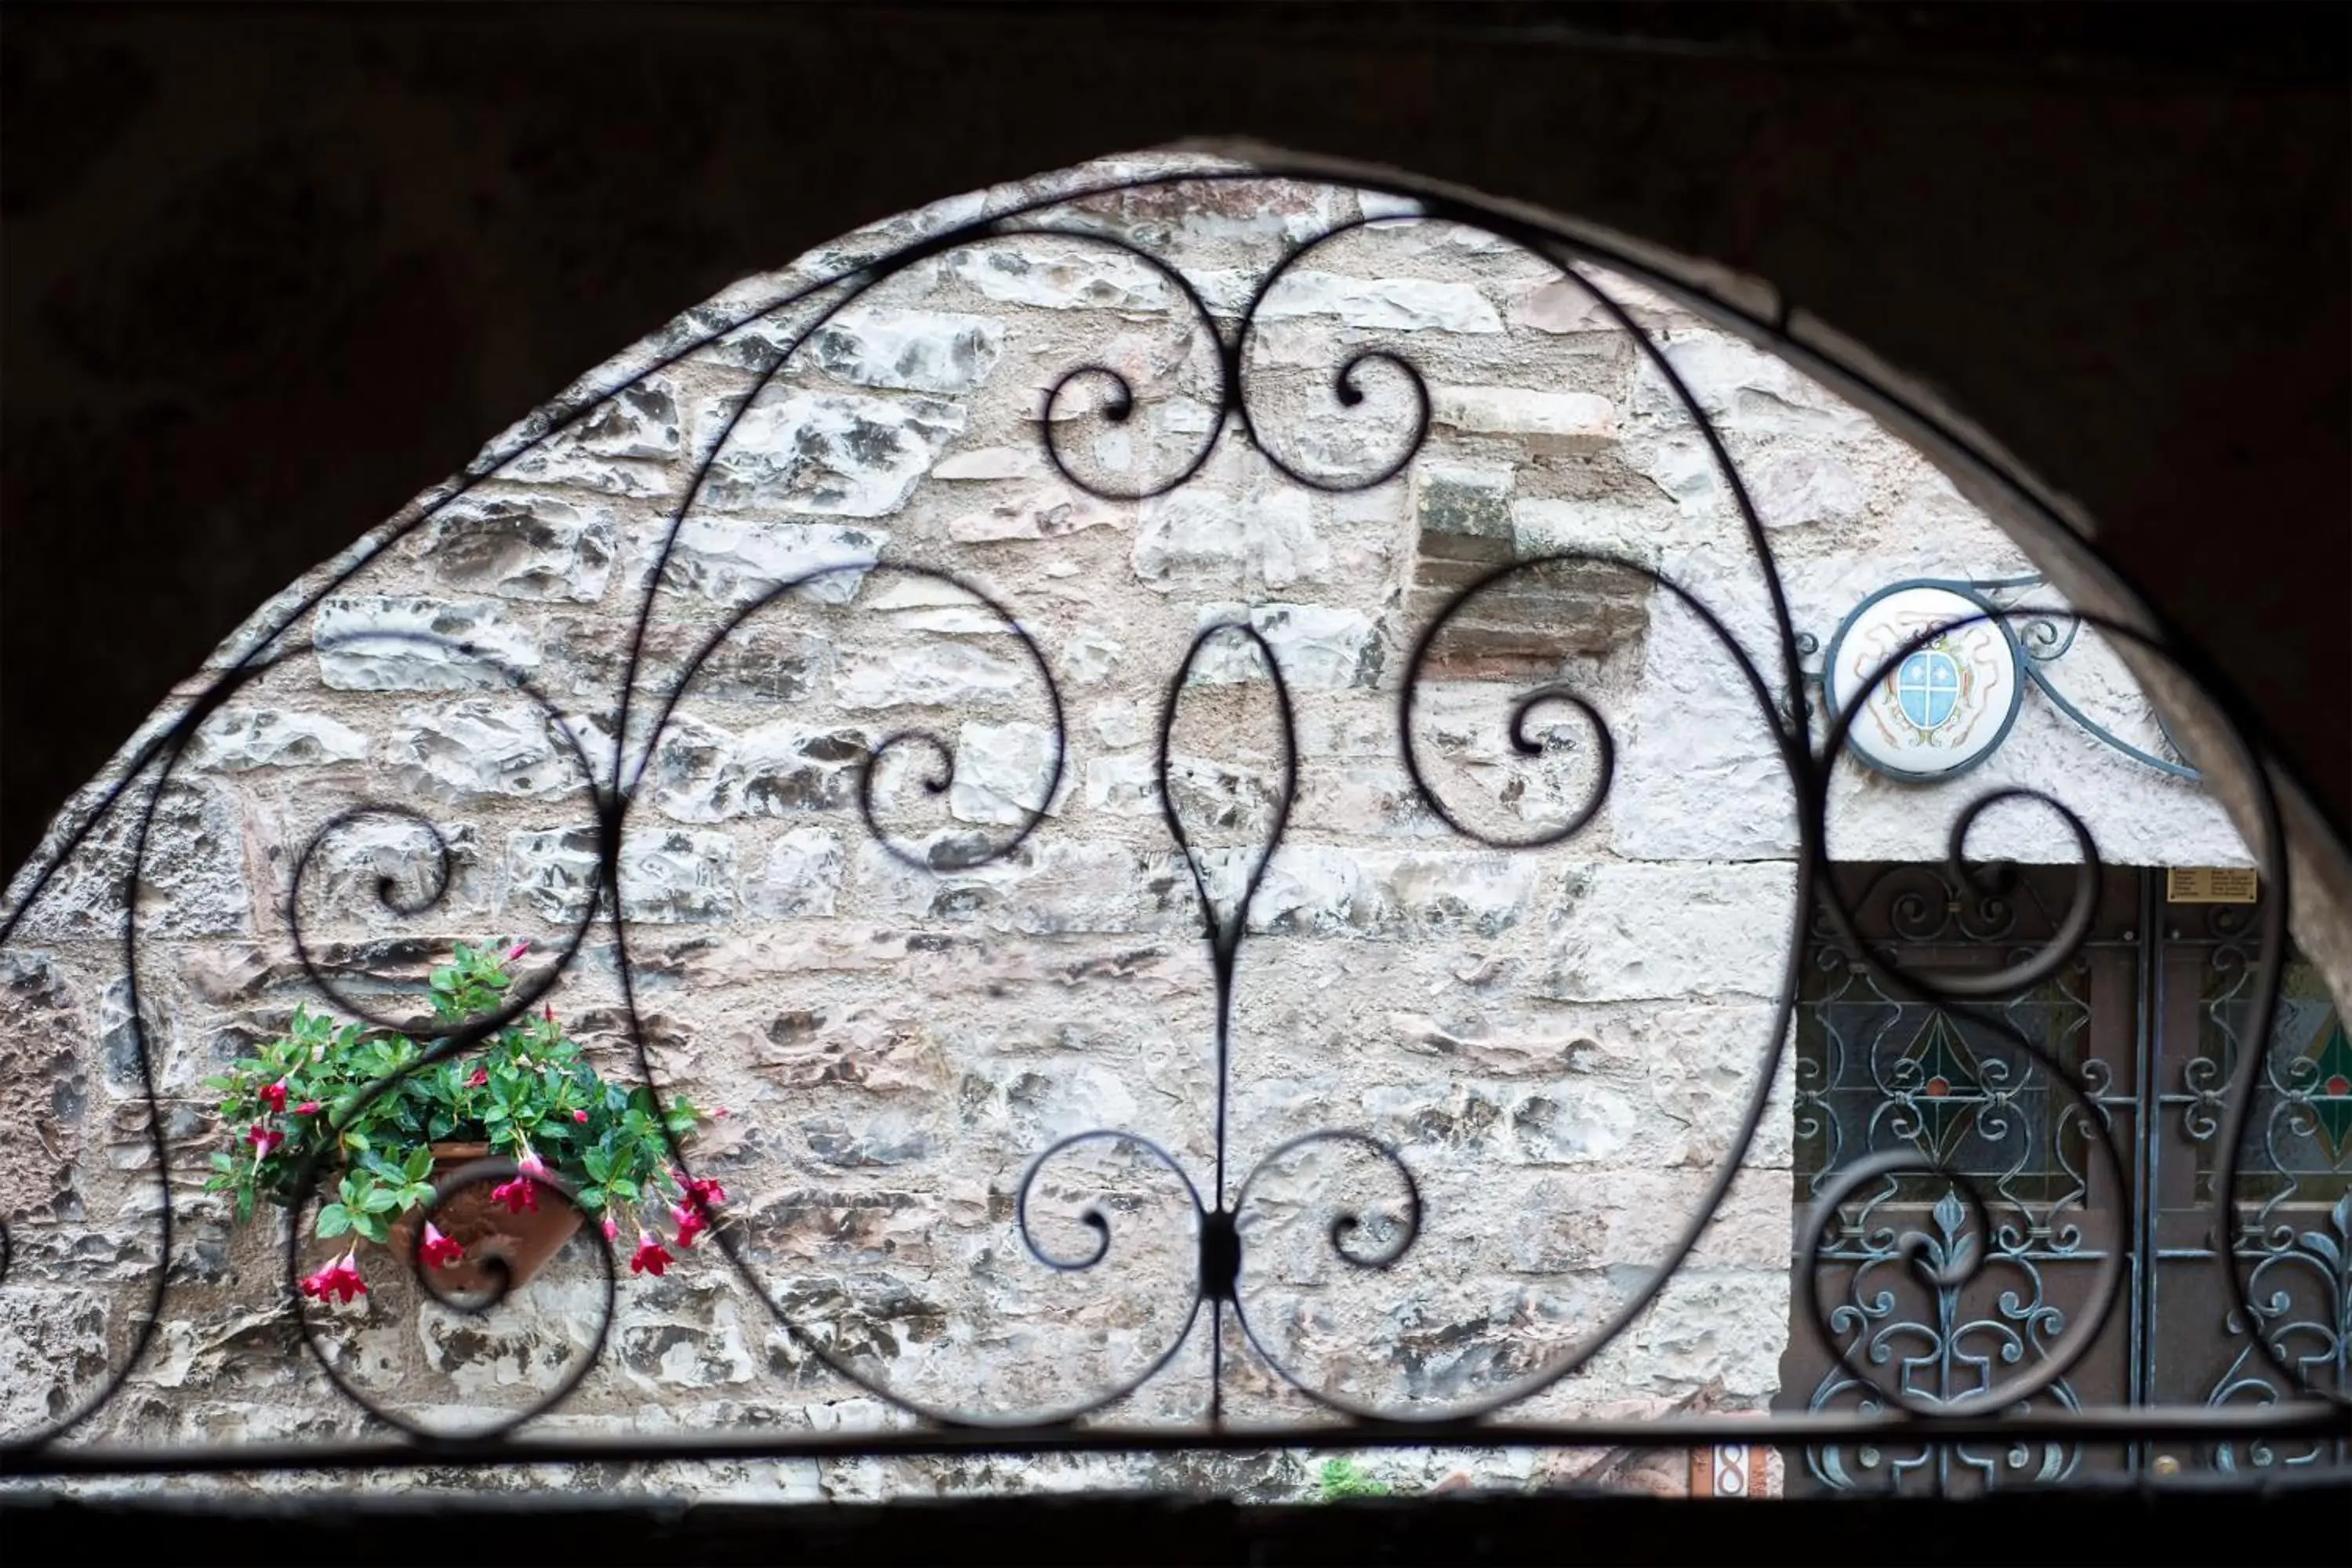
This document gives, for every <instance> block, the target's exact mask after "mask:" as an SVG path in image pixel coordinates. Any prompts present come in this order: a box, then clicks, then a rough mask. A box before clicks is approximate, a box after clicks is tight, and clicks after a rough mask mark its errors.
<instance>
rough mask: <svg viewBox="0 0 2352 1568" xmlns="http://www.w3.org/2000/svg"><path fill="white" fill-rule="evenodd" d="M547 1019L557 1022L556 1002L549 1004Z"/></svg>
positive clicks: (550, 1021)
mask: <svg viewBox="0 0 2352 1568" xmlns="http://www.w3.org/2000/svg"><path fill="white" fill-rule="evenodd" d="M547 1021H548V1022H549V1023H551V1024H552V1023H553V1022H555V1004H554V1003H552V1002H550V1003H549V1004H548V1005H547Z"/></svg>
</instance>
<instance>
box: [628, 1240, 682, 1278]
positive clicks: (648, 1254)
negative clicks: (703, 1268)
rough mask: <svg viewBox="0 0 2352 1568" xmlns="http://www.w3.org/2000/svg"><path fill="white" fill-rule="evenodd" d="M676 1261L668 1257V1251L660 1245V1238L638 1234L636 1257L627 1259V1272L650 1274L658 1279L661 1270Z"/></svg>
mask: <svg viewBox="0 0 2352 1568" xmlns="http://www.w3.org/2000/svg"><path fill="white" fill-rule="evenodd" d="M675 1262H677V1258H672V1257H671V1256H670V1255H669V1249H668V1248H667V1247H664V1246H663V1245H662V1244H661V1241H660V1238H658V1237H651V1236H647V1235H646V1234H644V1233H643V1232H639V1233H638V1236H637V1255H636V1256H635V1258H630V1259H629V1272H630V1273H632V1274H650V1275H652V1276H653V1277H654V1278H656V1279H659V1278H661V1272H662V1270H663V1269H665V1268H668V1267H669V1266H670V1265H671V1264H673V1263H675Z"/></svg>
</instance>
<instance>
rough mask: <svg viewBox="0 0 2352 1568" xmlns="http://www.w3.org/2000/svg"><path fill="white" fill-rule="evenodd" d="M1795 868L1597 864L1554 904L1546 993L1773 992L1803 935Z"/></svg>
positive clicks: (1611, 996)
mask: <svg viewBox="0 0 2352 1568" xmlns="http://www.w3.org/2000/svg"><path fill="white" fill-rule="evenodd" d="M1795 902H1796V868H1795V867H1793V866H1791V865H1790V864H1789V863H1788V862H1786V861H1757V862H1752V863H1749V864H1746V865H1713V864H1705V863H1687V862H1663V863H1643V862H1610V861H1599V862H1593V863H1591V864H1588V865H1581V866H1577V867H1573V868H1570V872H1569V875H1568V879H1567V882H1566V884H1565V886H1564V888H1563V890H1562V892H1561V895H1560V897H1559V901H1558V902H1557V903H1556V904H1554V906H1553V908H1552V910H1551V917H1550V923H1551V936H1550V961H1551V963H1550V973H1549V976H1548V977H1547V981H1546V988H1547V994H1549V995H1553V996H1557V997H1560V998H1563V999H1568V1000H1576V1001H1588V1002H1599V1001H1619V1000H1635V999H1642V998H1664V997H1684V996H1723V995H1749V996H1771V995H1775V994H1778V993H1779V991H1780V980H1781V976H1782V974H1783V973H1784V972H1785V969H1786V966H1787V963H1788V952H1789V944H1790V942H1791V940H1793V939H1794V938H1795V937H1796V936H1797V935H1798V934H1799V927H1800V924H1801V922H1800V919H1799V916H1798V912H1797V910H1795V909H1794V907H1793V906H1794V904H1795Z"/></svg>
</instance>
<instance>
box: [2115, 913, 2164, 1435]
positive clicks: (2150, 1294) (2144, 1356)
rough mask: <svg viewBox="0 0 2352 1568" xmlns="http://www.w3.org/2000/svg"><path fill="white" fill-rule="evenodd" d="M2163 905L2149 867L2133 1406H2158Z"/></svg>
mask: <svg viewBox="0 0 2352 1568" xmlns="http://www.w3.org/2000/svg"><path fill="white" fill-rule="evenodd" d="M2163 915H2164V906H2163V904H2162V903H2161V902H2160V901H2159V900H2158V897H2157V873H2156V872H2155V871H2154V870H2152V869H2150V868H2147V867H2142V868H2140V871H2139V942H2138V945H2137V950H2136V951H2135V952H2134V953H2133V962H2134V963H2136V964H2137V974H2136V975H2135V976H2134V985H2133V991H2134V1000H2135V1002H2136V1004H2137V1006H2136V1011H2137V1014H2138V1016H2137V1019H2135V1021H2134V1023H2133V1030H2132V1033H2133V1039H2132V1054H2133V1064H2134V1065H2133V1068H2132V1120H2133V1122H2134V1124H2135V1125H2134V1126H2133V1128H2132V1140H2133V1142H2135V1143H2136V1144H2137V1154H2138V1156H2139V1157H2138V1158H2137V1160H2135V1161H2133V1162H2132V1164H2133V1170H2132V1213H2133V1215H2134V1219H2135V1222H2136V1223H2135V1225H2134V1226H2133V1230H2132V1233H2131V1234H2132V1286H2133V1289H2132V1311H2131V1337H2130V1342H2129V1344H2128V1345H2127V1347H2126V1354H2127V1355H2128V1356H2129V1357H2130V1361H2129V1363H2128V1364H2127V1366H2126V1375H2127V1377H2128V1378H2129V1379H2130V1382H2129V1384H2128V1387H2127V1389H2126V1394H2125V1398H2126V1399H2127V1400H2128V1401H2129V1402H2130V1403H2131V1404H2134V1405H2153V1404H2154V1403H2155V1402H2156V1368H2155V1365H2154V1362H2155V1345H2156V1293H2157V1278H2156V1276H2157V1257H2156V1194H2157V1191H2158V1187H2157V1181H2156V1164H2157V1162H2158V1160H2159V1159H2160V1158H2162V1152H2161V1144H2162V1142H2163V1139H2162V1131H2163V1129H2162V1126H2161V1123H2162V1121H2163V1116H2162V1111H2161V1108H2160V1107H2159V1105H2158V1094H2157V1087H2156V1086H2157V1084H2158V1073H2159V1070H2160V1058H2161V1056H2162V1052H2161V1051H2160V1050H2159V1049H2158V1027H2159V1021H2160V1019H2161V1018H2162V1016H2163V1015H2162V1013H2161V1012H2160V1011H2159V1009H2161V1008H2162V1006H2163V1005H2164V946H2163V934H2162V933H2163V928H2162V927H2161V925H2160V924H2159V923H2158V922H2159V921H2161V920H2162V918H2163ZM2125 1458H2126V1463H2127V1464H2128V1465H2129V1466H2130V1468H2132V1469H2133V1470H2135V1471H2140V1470H2145V1469H2147V1467H2148V1466H2149V1465H2150V1464H2151V1463H2153V1462H2154V1458H2155V1456H2154V1455H2153V1453H2152V1452H2151V1451H2150V1445H2149V1443H2148V1442H2147V1440H2146V1439H2145V1438H2143V1439H2141V1440H2140V1441H2138V1442H2136V1443H2133V1444H2131V1445H2130V1446H2129V1447H2127V1448H2126V1454H2125Z"/></svg>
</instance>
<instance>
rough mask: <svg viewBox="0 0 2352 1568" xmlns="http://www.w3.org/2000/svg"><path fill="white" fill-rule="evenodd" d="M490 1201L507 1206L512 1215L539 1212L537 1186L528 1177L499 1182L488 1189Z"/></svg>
mask: <svg viewBox="0 0 2352 1568" xmlns="http://www.w3.org/2000/svg"><path fill="white" fill-rule="evenodd" d="M490 1201H491V1202H492V1203H500V1204H504V1205H507V1209H508V1211H509V1213H512V1214H522V1213H525V1212H529V1213H531V1214H537V1213H538V1212H539V1184H538V1183H537V1182H534V1181H532V1180H531V1179H530V1177H529V1176H517V1177H516V1178H515V1179H514V1180H513V1181H511V1182H500V1183H499V1184H498V1185H497V1186H495V1187H492V1188H491V1189H490Z"/></svg>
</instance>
